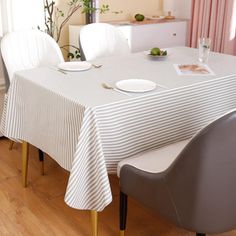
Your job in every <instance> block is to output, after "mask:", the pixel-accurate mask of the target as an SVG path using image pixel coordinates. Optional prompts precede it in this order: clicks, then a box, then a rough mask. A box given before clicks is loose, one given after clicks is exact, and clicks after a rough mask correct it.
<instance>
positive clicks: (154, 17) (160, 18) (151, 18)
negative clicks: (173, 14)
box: [146, 16, 165, 20]
mask: <svg viewBox="0 0 236 236" xmlns="http://www.w3.org/2000/svg"><path fill="white" fill-rule="evenodd" d="M164 18H165V16H147V17H146V19H147V20H162V19H164Z"/></svg>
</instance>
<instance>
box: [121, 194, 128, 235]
mask: <svg viewBox="0 0 236 236" xmlns="http://www.w3.org/2000/svg"><path fill="white" fill-rule="evenodd" d="M127 202H128V196H127V195H126V194H124V193H122V192H121V191H120V236H123V235H124V232H125V228H126V218H127Z"/></svg>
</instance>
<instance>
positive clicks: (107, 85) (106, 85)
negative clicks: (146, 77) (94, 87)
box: [102, 83, 132, 97]
mask: <svg viewBox="0 0 236 236" xmlns="http://www.w3.org/2000/svg"><path fill="white" fill-rule="evenodd" d="M102 87H103V88H105V89H112V90H114V91H116V92H118V93H122V94H124V95H126V96H129V97H132V95H131V94H129V93H126V92H123V91H121V90H119V89H116V88H114V87H112V86H110V85H109V84H106V83H102Z"/></svg>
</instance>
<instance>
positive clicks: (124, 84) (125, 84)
mask: <svg viewBox="0 0 236 236" xmlns="http://www.w3.org/2000/svg"><path fill="white" fill-rule="evenodd" d="M116 87H117V88H118V89H120V90H123V91H127V92H134V93H142V92H148V91H152V90H154V89H155V88H156V84H155V83H154V82H152V81H150V80H144V79H127V80H120V81H118V82H116Z"/></svg>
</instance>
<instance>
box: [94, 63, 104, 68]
mask: <svg viewBox="0 0 236 236" xmlns="http://www.w3.org/2000/svg"><path fill="white" fill-rule="evenodd" d="M92 66H93V67H94V68H101V67H102V65H101V64H100V65H99V64H92Z"/></svg>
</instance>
